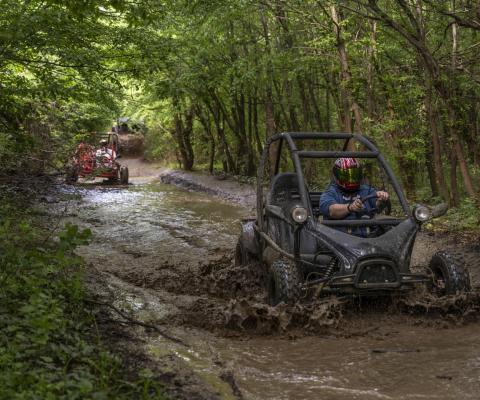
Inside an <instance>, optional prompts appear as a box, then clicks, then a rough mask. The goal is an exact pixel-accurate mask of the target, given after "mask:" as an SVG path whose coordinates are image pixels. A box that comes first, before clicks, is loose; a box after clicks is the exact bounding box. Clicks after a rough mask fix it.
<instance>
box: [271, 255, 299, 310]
mask: <svg viewBox="0 0 480 400" xmlns="http://www.w3.org/2000/svg"><path fill="white" fill-rule="evenodd" d="M267 282H268V283H267V285H268V287H267V289H268V302H269V304H270V305H272V306H275V305H277V304H278V303H281V302H282V301H283V302H285V303H295V302H296V301H297V300H298V298H299V297H300V282H301V279H300V273H299V271H298V269H297V267H296V266H295V265H294V264H293V263H291V262H288V261H284V260H278V261H275V262H274V263H273V264H272V265H271V267H270V269H269V272H268V281H267Z"/></svg>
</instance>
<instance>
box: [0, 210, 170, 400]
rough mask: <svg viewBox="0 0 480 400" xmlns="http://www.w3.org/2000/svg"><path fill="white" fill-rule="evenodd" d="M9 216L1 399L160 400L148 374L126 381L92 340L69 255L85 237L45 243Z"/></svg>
mask: <svg viewBox="0 0 480 400" xmlns="http://www.w3.org/2000/svg"><path fill="white" fill-rule="evenodd" d="M12 210H13V208H10V207H5V206H3V207H0V330H1V332H2V334H1V335H0V398H1V399H69V400H70V399H132V398H133V399H143V398H150V399H151V398H154V399H161V398H163V397H162V394H161V389H160V388H159V387H158V385H156V384H155V383H154V382H153V380H152V377H151V373H150V372H149V371H148V370H145V371H140V372H139V373H138V374H135V375H136V376H134V377H133V378H132V377H131V372H130V373H127V372H126V371H125V369H124V366H123V362H122V359H121V358H120V357H118V356H117V355H115V354H113V353H112V352H111V351H110V350H108V349H107V347H106V346H104V344H103V343H102V340H101V337H100V336H99V335H98V334H96V331H95V319H94V316H93V314H92V313H91V312H90V311H89V309H88V308H86V307H85V302H84V298H85V290H84V286H83V279H82V276H83V261H82V259H81V258H79V257H77V256H75V255H74V253H73V250H74V249H75V248H76V247H77V246H79V245H85V244H87V243H88V240H89V237H90V232H89V231H88V230H83V231H81V230H79V229H78V228H77V227H76V226H74V225H67V226H66V227H65V229H64V230H63V231H61V232H60V234H59V235H58V236H57V237H56V238H49V237H48V235H47V234H46V232H45V231H44V230H42V229H40V228H38V227H34V226H33V225H32V223H31V222H30V221H31V219H32V218H33V217H32V216H28V215H27V216H25V214H23V215H24V217H22V218H20V217H19V216H18V215H16V214H15V212H14V211H12ZM19 218H20V219H19ZM52 239H54V240H52ZM127 375H128V377H127Z"/></svg>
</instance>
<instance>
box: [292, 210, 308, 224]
mask: <svg viewBox="0 0 480 400" xmlns="http://www.w3.org/2000/svg"><path fill="white" fill-rule="evenodd" d="M307 217H308V213H307V210H306V209H305V208H303V207H301V206H295V207H293V208H292V218H293V220H294V221H295V222H297V223H299V224H303V223H304V222H305V221H306V220H307Z"/></svg>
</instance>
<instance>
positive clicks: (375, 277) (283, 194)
mask: <svg viewBox="0 0 480 400" xmlns="http://www.w3.org/2000/svg"><path fill="white" fill-rule="evenodd" d="M339 142H340V145H339ZM299 143H300V144H299ZM335 144H336V147H334V146H335ZM285 145H286V146H285ZM297 145H298V146H297ZM307 145H310V148H312V147H313V148H314V149H315V150H305V149H304V148H305V147H307ZM272 146H276V152H272ZM285 147H286V149H287V152H285ZM319 148H320V149H324V148H327V149H328V150H317V149H319ZM332 148H333V150H332ZM351 148H354V149H355V148H360V150H355V151H352V150H349V149H351ZM282 150H283V152H282ZM272 153H274V154H275V157H273V159H274V161H273V162H271V163H270V161H271V160H270V159H271V158H272V157H271V156H270V155H271V154H272ZM287 153H288V154H287ZM340 157H353V158H357V159H368V160H367V161H369V162H371V163H374V164H376V165H377V167H376V168H378V170H379V171H380V173H381V174H382V176H383V177H384V179H386V180H388V182H389V184H390V185H391V188H392V189H393V190H392V191H393V192H394V193H395V194H396V199H397V203H396V205H397V208H398V210H399V212H397V214H396V215H392V202H390V201H388V202H387V203H386V204H384V207H382V209H378V210H376V212H375V213H372V214H371V215H369V216H363V217H362V218H360V219H353V220H352V219H349V220H330V219H327V220H322V218H321V215H320V210H319V199H320V195H321V192H319V191H310V190H309V188H308V185H307V184H306V182H305V176H304V173H303V167H304V165H302V162H303V163H305V160H311V159H326V160H329V162H330V163H331V162H332V161H333V160H334V159H336V158H340ZM267 165H270V168H271V169H270V173H266V172H265V169H266V166H267ZM282 165H283V166H285V165H286V167H283V168H281V166H282ZM323 171H324V172H322V173H323V175H324V176H325V177H329V176H330V174H331V169H324V170H323ZM269 178H270V179H269ZM268 180H269V182H270V183H268ZM265 188H268V190H267V191H266V192H265V193H264V189H265ZM392 194H393V193H392ZM391 197H393V196H391ZM368 198H371V196H368V197H365V198H362V199H361V200H362V201H366V200H368ZM446 211H447V206H446V205H445V204H441V205H438V206H436V207H434V208H433V210H430V209H429V208H427V207H425V206H422V205H416V206H414V207H413V209H410V208H409V206H408V204H407V200H406V198H405V196H404V194H403V192H402V189H401V187H400V184H399V183H398V181H397V179H396V178H395V176H394V174H393V171H392V169H391V168H390V166H389V165H388V164H387V162H386V161H385V158H384V157H383V155H382V154H381V153H380V151H379V150H378V148H377V147H376V146H375V145H374V143H373V142H372V141H371V140H369V139H368V138H367V137H365V136H362V135H353V134H348V133H302V132H295V133H280V134H277V135H275V136H272V137H271V138H269V139H268V140H267V143H266V146H265V148H264V151H263V155H262V158H261V160H260V166H259V170H258V176H257V217H256V219H255V220H247V221H244V223H243V225H242V232H241V235H240V238H239V240H238V243H237V248H236V254H235V260H236V263H237V265H246V264H248V263H249V262H250V261H252V260H253V259H256V260H258V261H260V262H262V263H263V264H264V265H265V267H266V268H267V276H268V278H267V285H268V288H267V289H268V295H269V302H270V304H272V305H276V304H278V303H280V302H282V301H283V302H295V301H296V300H298V299H299V297H300V296H301V295H302V293H305V291H308V290H309V289H312V290H315V289H316V290H317V293H318V290H321V292H322V293H352V294H359V295H375V296H376V295H382V294H389V293H395V292H404V291H407V290H410V289H413V288H414V287H415V285H416V284H426V285H427V286H428V288H429V289H430V290H432V291H434V292H435V293H437V294H439V295H448V294H455V293H457V292H465V291H469V290H470V278H469V274H468V271H467V268H466V266H465V263H464V261H463V259H462V258H461V257H460V256H458V255H456V254H453V253H448V252H445V251H441V252H438V253H436V254H435V255H434V256H433V257H432V259H431V261H430V264H429V266H428V267H427V268H426V270H425V273H412V272H411V271H410V259H411V254H412V250H413V245H414V242H415V237H416V235H417V232H418V231H419V230H420V227H421V225H422V223H424V222H425V221H427V220H429V219H431V218H435V217H439V216H441V215H443V214H445V212H446ZM340 226H341V227H366V228H367V229H368V230H369V232H370V234H369V235H368V236H367V237H358V236H353V235H350V234H348V233H345V232H344V231H341V230H338V229H335V228H338V227H340Z"/></svg>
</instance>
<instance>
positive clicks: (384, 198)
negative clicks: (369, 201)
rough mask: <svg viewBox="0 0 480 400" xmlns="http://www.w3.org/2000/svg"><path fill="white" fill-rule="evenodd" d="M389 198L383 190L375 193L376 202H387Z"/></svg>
mask: <svg viewBox="0 0 480 400" xmlns="http://www.w3.org/2000/svg"><path fill="white" fill-rule="evenodd" d="M389 197H390V196H389V194H388V193H387V192H384V191H383V190H380V191H378V192H377V200H378V201H387V200H388V198H389Z"/></svg>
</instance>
